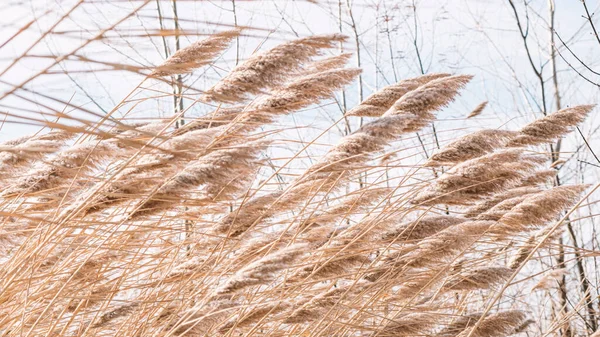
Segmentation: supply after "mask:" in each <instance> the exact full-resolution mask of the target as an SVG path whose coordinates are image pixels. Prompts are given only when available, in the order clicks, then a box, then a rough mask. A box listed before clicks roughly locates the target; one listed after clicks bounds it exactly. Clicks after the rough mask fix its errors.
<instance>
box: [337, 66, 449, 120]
mask: <svg viewBox="0 0 600 337" xmlns="http://www.w3.org/2000/svg"><path fill="white" fill-rule="evenodd" d="M448 76H450V75H449V74H427V75H423V76H419V77H415V78H409V79H406V80H402V81H400V82H398V83H396V84H392V85H389V86H387V87H384V88H382V89H380V90H378V91H377V92H375V93H373V94H372V95H370V96H369V97H367V98H366V99H365V100H364V101H362V102H361V103H360V104H359V105H357V106H356V107H354V108H352V109H351V110H350V111H348V112H347V113H346V116H360V117H379V116H381V115H383V114H384V113H385V112H386V111H387V110H388V109H389V108H391V107H392V105H394V103H395V102H396V101H397V100H398V99H400V98H401V97H402V96H404V95H405V94H407V93H408V92H410V91H412V90H415V89H417V88H418V87H420V86H421V85H423V84H426V83H428V82H430V81H432V80H435V79H438V78H442V77H448Z"/></svg>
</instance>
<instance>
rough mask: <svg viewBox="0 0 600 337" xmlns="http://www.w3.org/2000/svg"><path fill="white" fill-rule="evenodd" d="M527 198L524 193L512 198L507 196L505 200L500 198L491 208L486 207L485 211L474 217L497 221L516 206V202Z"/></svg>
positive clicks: (518, 202)
mask: <svg viewBox="0 0 600 337" xmlns="http://www.w3.org/2000/svg"><path fill="white" fill-rule="evenodd" d="M527 198H528V195H527V194H525V195H518V196H516V197H512V198H509V199H506V200H502V201H501V202H499V203H498V204H497V205H495V206H494V207H492V208H490V209H488V210H487V211H485V212H483V213H481V214H479V215H478V216H476V217H475V219H477V220H492V221H498V220H500V219H501V218H502V217H503V216H504V214H506V213H507V212H509V211H510V210H511V209H512V208H513V207H515V206H517V205H518V204H520V203H521V202H523V200H525V199H527Z"/></svg>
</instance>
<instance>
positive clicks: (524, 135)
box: [507, 105, 594, 146]
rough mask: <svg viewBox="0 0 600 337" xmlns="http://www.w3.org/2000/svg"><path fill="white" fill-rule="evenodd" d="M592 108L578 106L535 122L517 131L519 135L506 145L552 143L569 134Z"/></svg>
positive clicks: (591, 106) (589, 106) (592, 106)
mask: <svg viewBox="0 0 600 337" xmlns="http://www.w3.org/2000/svg"><path fill="white" fill-rule="evenodd" d="M593 108H594V105H578V106H575V107H572V108H566V109H562V110H559V111H557V112H555V113H552V114H549V115H547V116H546V117H542V118H540V119H538V120H535V121H533V122H531V123H529V124H527V125H526V126H525V127H523V128H522V129H521V130H519V135H518V136H517V137H516V138H515V139H513V140H512V141H510V142H509V143H508V144H507V145H508V146H525V145H539V144H543V143H552V142H554V141H556V140H557V139H559V138H561V137H563V136H564V135H566V134H567V133H569V132H571V130H572V129H573V127H575V126H576V125H578V124H581V123H582V122H583V121H584V120H585V118H586V117H587V115H588V114H589V113H590V111H592V109H593Z"/></svg>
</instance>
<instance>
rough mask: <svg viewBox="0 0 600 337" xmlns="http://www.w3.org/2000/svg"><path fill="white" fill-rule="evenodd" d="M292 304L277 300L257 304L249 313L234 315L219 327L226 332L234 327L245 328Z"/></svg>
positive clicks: (220, 330)
mask: <svg viewBox="0 0 600 337" xmlns="http://www.w3.org/2000/svg"><path fill="white" fill-rule="evenodd" d="M290 306H291V304H290V303H287V302H277V303H269V304H264V305H258V306H255V307H253V308H250V309H249V310H248V312H247V313H245V314H243V315H241V316H239V317H234V318H233V319H231V320H229V321H228V322H227V323H225V324H223V326H221V327H220V328H219V332H221V333H226V332H227V331H229V330H231V329H232V328H244V327H246V326H248V325H251V324H254V323H257V322H259V321H260V320H262V319H263V318H264V317H266V316H268V315H276V314H278V313H280V312H282V311H285V310H287V309H288V308H289V307H290Z"/></svg>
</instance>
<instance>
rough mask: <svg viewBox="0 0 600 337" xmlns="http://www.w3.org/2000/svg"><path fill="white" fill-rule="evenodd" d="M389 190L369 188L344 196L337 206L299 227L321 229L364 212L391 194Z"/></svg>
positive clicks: (311, 218)
mask: <svg viewBox="0 0 600 337" xmlns="http://www.w3.org/2000/svg"><path fill="white" fill-rule="evenodd" d="M391 192H392V190H391V189H390V188H370V189H362V190H358V191H355V192H354V193H352V194H349V195H346V196H345V197H344V198H343V199H342V200H341V201H340V202H339V203H338V204H336V205H334V206H332V207H330V208H328V209H327V210H325V211H324V212H322V213H318V214H314V215H311V216H310V217H309V218H307V219H306V220H304V221H303V222H302V224H301V225H300V229H304V228H306V227H309V226H311V227H312V226H318V227H322V226H325V225H328V224H330V223H332V222H334V221H336V220H338V219H340V218H344V217H349V216H350V215H352V213H357V212H360V211H363V210H365V209H366V208H367V207H368V206H370V205H371V204H373V203H375V202H377V201H378V200H379V199H380V198H381V197H382V196H384V195H386V194H389V193H391Z"/></svg>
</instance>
